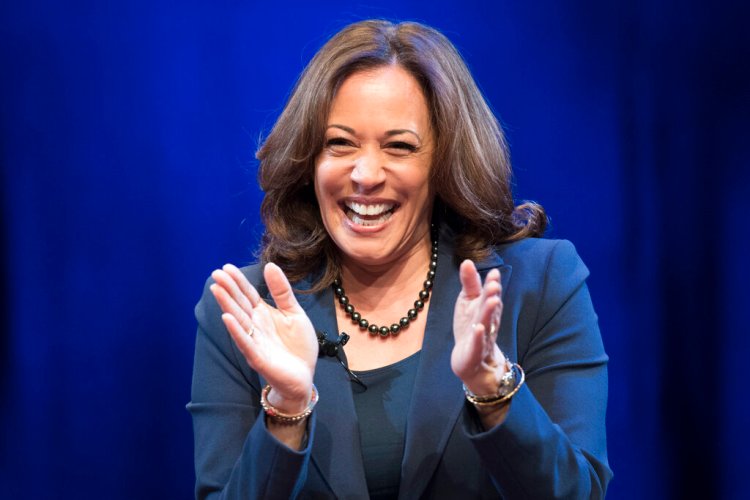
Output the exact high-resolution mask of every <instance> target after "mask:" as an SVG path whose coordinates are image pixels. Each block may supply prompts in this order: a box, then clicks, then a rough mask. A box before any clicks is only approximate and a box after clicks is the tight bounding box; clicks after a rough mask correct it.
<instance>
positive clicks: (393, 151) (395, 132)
mask: <svg viewBox="0 0 750 500" xmlns="http://www.w3.org/2000/svg"><path fill="white" fill-rule="evenodd" d="M433 148H434V138H433V133H432V128H431V126H430V114H429V110H428V107H427V100H426V99H425V96H424V94H423V93H422V90H421V88H420V87H419V84H418V83H417V81H416V80H415V79H414V77H412V76H411V75H410V74H409V73H408V72H406V71H405V70H404V69H403V68H401V67H400V66H396V65H393V66H384V67H381V68H376V69H373V70H368V71H363V72H359V73H355V74H353V75H351V76H350V77H348V78H347V79H346V80H344V82H343V84H341V86H340V87H339V90H338V93H337V94H336V97H335V98H334V99H333V102H332V104H331V109H330V113H329V117H328V123H327V130H326V135H325V144H324V147H323V151H322V152H321V153H320V155H319V156H318V157H317V159H316V162H315V194H316V196H317V199H318V204H319V205H320V214H321V216H322V218H323V224H324V225H325V227H326V230H327V231H328V234H330V235H331V237H332V238H333V240H334V242H335V243H336V245H337V246H338V248H339V249H340V250H341V251H342V252H343V256H344V260H345V262H346V260H348V259H351V261H353V262H354V263H358V264H364V265H379V264H386V263H389V262H393V261H395V260H397V259H399V258H402V257H405V256H408V255H413V254H414V252H415V251H419V249H420V248H421V245H429V234H430V233H429V226H430V216H431V213H432V203H433V199H434V195H433V193H432V190H431V189H430V185H429V175H430V168H431V164H432V154H433Z"/></svg>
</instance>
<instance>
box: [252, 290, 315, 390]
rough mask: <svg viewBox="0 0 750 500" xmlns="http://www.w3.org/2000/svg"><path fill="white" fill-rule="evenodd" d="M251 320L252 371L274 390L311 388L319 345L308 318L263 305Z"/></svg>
mask: <svg viewBox="0 0 750 500" xmlns="http://www.w3.org/2000/svg"><path fill="white" fill-rule="evenodd" d="M252 318H253V322H254V323H255V325H256V330H255V333H254V335H253V336H254V337H255V338H256V342H255V354H256V356H253V361H252V363H251V365H252V367H253V368H254V369H255V370H256V371H257V372H258V373H260V374H261V375H263V377H264V378H265V379H266V380H267V381H268V383H269V384H271V386H272V387H289V388H290V390H291V391H292V392H297V391H299V390H301V389H302V388H303V387H307V386H309V385H310V384H312V374H313V373H314V371H315V362H316V360H317V354H318V344H317V340H316V337H315V330H314V328H313V326H312V323H311V322H310V319H309V318H308V317H307V315H306V314H305V313H292V312H282V311H280V310H278V309H276V308H275V307H272V306H270V305H268V304H267V303H265V302H263V301H261V302H260V303H259V304H258V305H257V306H256V307H255V308H254V310H253V314H252ZM261 332H262V333H261ZM248 362H250V360H248ZM295 389H296V390H295Z"/></svg>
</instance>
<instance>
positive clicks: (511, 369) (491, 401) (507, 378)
mask: <svg viewBox="0 0 750 500" xmlns="http://www.w3.org/2000/svg"><path fill="white" fill-rule="evenodd" d="M505 363H506V365H505V366H506V367H508V371H506V372H505V374H504V375H503V377H502V379H501V380H500V387H499V388H498V391H497V393H496V394H489V395H485V396H477V395H476V394H474V393H473V392H471V391H470V390H469V389H468V388H467V387H466V386H465V385H464V394H465V395H466V399H467V400H468V401H469V402H470V403H472V404H473V405H474V406H499V405H502V404H504V403H507V402H508V401H510V399H511V398H512V397H513V396H515V395H516V393H517V392H518V391H519V390H520V389H521V386H522V385H523V383H524V382H525V381H526V374H525V373H524V371H523V368H521V365H519V364H518V363H511V362H510V361H508V360H507V359H506V360H505ZM515 370H518V371H519V372H520V373H521V375H520V380H519V381H518V383H517V384H515V380H516V374H515ZM513 384H515V387H513ZM511 387H512V389H511Z"/></svg>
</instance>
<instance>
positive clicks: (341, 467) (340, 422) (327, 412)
mask: <svg viewBox="0 0 750 500" xmlns="http://www.w3.org/2000/svg"><path fill="white" fill-rule="evenodd" d="M477 267H478V268H479V270H480V273H482V274H483V275H484V274H486V273H487V272H488V271H489V270H490V269H492V268H494V267H497V268H499V269H500V271H501V276H502V287H503V290H502V297H503V313H502V320H501V327H500V331H499V334H498V344H499V346H500V348H501V349H502V351H503V352H504V353H505V354H506V355H507V356H508V357H509V358H510V359H511V360H513V361H517V362H518V363H519V364H520V365H521V366H522V367H523V368H524V370H525V372H526V384H525V385H524V386H523V387H522V388H521V390H520V391H519V392H518V393H517V394H516V396H515V397H514V398H513V401H512V403H511V406H510V410H509V412H508V416H507V419H506V420H505V421H504V422H503V423H502V424H501V425H499V426H497V427H495V428H493V429H491V430H489V431H484V430H483V429H482V428H481V425H480V424H479V422H478V419H477V416H476V414H475V412H474V411H473V409H472V408H471V405H470V404H467V403H466V402H465V398H464V395H463V390H462V387H461V382H460V381H459V380H458V378H457V377H456V376H455V375H454V374H453V372H452V371H451V368H450V354H451V349H452V347H453V333H452V331H451V330H452V324H453V319H452V317H453V307H454V304H455V300H456V297H457V296H458V293H459V291H460V288H461V285H460V282H459V277H458V265H457V263H456V262H454V259H453V246H452V238H451V236H450V234H448V231H446V230H444V231H443V234H442V235H441V246H440V257H439V261H438V268H437V275H436V277H435V285H434V288H433V294H432V296H431V297H430V301H431V304H430V308H429V312H428V317H427V326H426V330H425V337H424V342H423V345H422V352H421V356H420V364H419V368H418V371H417V375H416V380H415V386H414V392H413V395H412V400H411V405H410V407H409V408H408V410H407V411H408V416H407V429H406V438H405V439H406V443H405V448H404V456H403V461H402V464H401V483H400V490H399V498H404V499H406V498H408V499H411V498H446V499H448V498H451V499H452V498H466V499H468V498H509V499H515V498H529V499H542V498H576V499H579V498H602V497H604V494H605V491H606V488H607V483H608V482H609V480H610V479H611V477H612V472H611V471H610V469H609V466H608V464H607V451H606V437H605V425H604V420H605V410H606V404H607V370H606V364H607V360H608V358H607V355H606V354H605V352H604V348H603V346H602V341H601V336H600V334H599V329H598V326H597V317H596V314H595V313H594V310H593V307H592V304H591V299H590V297H589V292H588V289H587V287H586V284H585V279H586V277H587V276H588V270H587V269H586V267H585V266H584V264H583V263H582V262H581V260H580V258H579V257H578V255H577V254H576V251H575V249H574V247H573V245H572V244H571V243H569V242H567V241H554V240H544V239H526V240H522V241H519V242H514V243H510V244H505V245H500V246H498V247H497V248H496V253H495V254H494V255H493V256H492V257H491V258H490V259H488V260H486V261H484V262H481V263H479V264H478V266H477ZM243 272H244V273H245V274H246V276H247V277H248V279H249V280H250V282H251V283H253V284H255V285H256V287H257V288H258V290H259V292H260V293H261V295H264V296H266V297H267V296H268V291H267V289H266V288H265V286H264V284H263V277H262V270H261V268H260V266H258V265H255V266H250V267H247V268H244V269H243ZM313 282H314V278H311V279H310V280H306V281H303V282H301V283H297V284H296V285H295V286H296V287H297V288H298V289H305V288H308V287H310V286H311V284H312V283H313ZM210 283H211V281H210V280H209V282H208V283H207V285H206V288H205V289H204V294H203V297H202V298H201V300H200V302H199V303H198V305H197V306H196V308H195V314H196V318H197V320H198V335H197V340H196V348H195V364H194V372H193V386H192V396H191V402H190V403H189V404H188V410H189V411H190V412H191V414H192V416H193V428H194V436H195V470H196V496H197V497H198V498H280V499H281V498H291V497H299V498H346V499H350V498H351V499H359V498H367V496H368V495H367V484H366V481H365V472H364V466H363V461H362V455H361V450H360V442H359V431H358V427H357V416H356V413H355V409H354V403H353V397H352V391H351V382H350V380H349V377H348V376H347V373H346V372H345V370H344V368H343V367H342V366H341V365H340V364H339V362H338V361H337V360H336V359H334V358H320V359H319V360H318V364H317V368H316V371H315V385H316V386H317V388H318V391H319V393H320V401H319V403H318V405H317V406H316V408H315V410H314V412H313V415H312V417H311V418H310V420H309V421H308V436H309V437H308V441H307V445H306V447H305V448H304V449H303V450H301V451H293V450H290V449H289V448H287V447H286V446H284V445H283V444H281V443H279V442H278V441H277V440H276V439H275V438H274V437H273V436H272V435H271V434H270V433H269V432H268V431H267V429H266V427H265V424H264V419H263V418H258V416H259V415H260V414H261V412H262V410H261V409H260V404H259V399H260V389H261V388H262V387H263V384H264V381H263V380H261V379H260V377H259V376H258V374H257V373H255V372H254V371H253V370H252V369H251V368H250V367H249V366H248V364H247V362H246V361H245V360H244V358H243V356H242V354H241V353H240V352H239V351H238V350H237V348H236V346H235V345H234V343H233V341H232V339H231V337H230V336H229V333H228V332H227V331H226V329H225V327H224V325H223V323H222V321H221V312H220V309H219V307H218V305H217V303H216V301H215V299H214V298H213V296H212V295H211V293H210V292H209V291H208V285H209V284H210ZM297 297H298V300H299V302H300V304H301V305H302V307H303V308H304V309H305V311H306V312H307V314H308V316H309V317H310V319H311V321H312V323H313V325H314V326H315V328H316V329H317V330H322V331H325V332H327V333H328V334H329V335H330V337H331V338H334V337H335V336H336V335H337V332H338V329H337V324H336V314H335V309H334V307H335V303H334V298H333V294H332V292H331V290H330V288H328V289H326V290H324V291H322V292H320V293H316V294H298V296H297ZM351 333H355V334H357V332H351Z"/></svg>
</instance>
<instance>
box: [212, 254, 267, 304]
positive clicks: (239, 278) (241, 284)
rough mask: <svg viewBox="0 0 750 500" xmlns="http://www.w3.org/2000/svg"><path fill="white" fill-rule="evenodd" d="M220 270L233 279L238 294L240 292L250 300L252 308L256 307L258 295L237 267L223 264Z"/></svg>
mask: <svg viewBox="0 0 750 500" xmlns="http://www.w3.org/2000/svg"><path fill="white" fill-rule="evenodd" d="M222 269H223V270H224V271H225V272H226V273H227V274H229V276H231V277H232V279H234V281H235V283H237V287H238V288H239V289H240V292H242V294H243V295H244V296H246V297H247V298H248V299H249V300H250V303H251V304H252V306H253V307H255V306H257V305H258V303H259V302H260V301H261V298H260V294H259V293H258V291H257V290H256V289H255V287H254V286H253V285H251V284H250V282H249V281H248V280H247V278H246V277H245V275H244V274H243V273H242V271H240V270H239V269H237V266H235V265H233V264H225V265H224V267H222Z"/></svg>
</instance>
